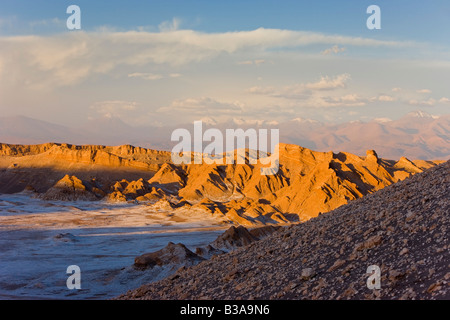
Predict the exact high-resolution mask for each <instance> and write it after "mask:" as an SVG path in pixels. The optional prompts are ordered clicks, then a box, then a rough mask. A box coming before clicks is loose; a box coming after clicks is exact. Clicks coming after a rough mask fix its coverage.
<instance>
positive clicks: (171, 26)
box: [158, 18, 181, 32]
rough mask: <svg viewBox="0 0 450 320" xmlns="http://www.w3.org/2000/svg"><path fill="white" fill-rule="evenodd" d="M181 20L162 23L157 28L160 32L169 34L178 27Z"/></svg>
mask: <svg viewBox="0 0 450 320" xmlns="http://www.w3.org/2000/svg"><path fill="white" fill-rule="evenodd" d="M180 24H181V20H180V19H178V18H173V19H172V20H171V21H164V22H162V23H160V25H159V26H158V28H159V31H161V32H171V31H176V30H178V28H179V27H180Z"/></svg>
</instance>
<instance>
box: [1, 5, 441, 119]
mask: <svg viewBox="0 0 450 320" xmlns="http://www.w3.org/2000/svg"><path fill="white" fill-rule="evenodd" d="M71 4H76V5H78V6H80V8H81V12H82V30H81V31H69V30H67V28H66V19H67V17H68V14H66V8H67V6H69V5H71ZM372 4H376V5H378V6H380V8H381V26H382V29H381V30H368V29H367V27H366V20H367V18H368V16H369V15H368V14H367V13H366V8H367V7H368V6H369V5H372ZM449 16H450V2H449V1H447V0H434V1H405V0H395V1H393V0H390V1H363V0H347V1H331V0H329V1H298V0H296V1H269V0H259V1H255V0H253V1H251V0H242V1H211V0H209V1H206V0H196V1H188V0H186V1H175V0H164V1H138V0H132V1H81V0H79V1H61V0H50V1H49V0H46V1H20V0H19V1H17V0H16V1H11V0H2V2H1V3H0V112H1V114H3V115H7V116H9V115H15V114H22V115H27V116H30V117H35V118H40V119H44V120H50V121H57V122H60V123H63V124H74V123H79V122H83V121H86V120H87V119H95V118H98V117H117V118H120V119H121V120H123V121H125V122H127V123H129V124H133V125H148V124H154V125H165V124H169V123H173V122H183V121H194V120H196V119H199V118H203V117H210V118H214V119H216V120H218V121H222V120H223V121H225V120H229V119H232V118H241V119H255V118H259V119H262V120H267V121H269V120H275V121H280V122H281V121H285V120H288V119H292V118H296V117H302V118H305V117H306V118H313V119H317V120H320V121H349V120H363V121H368V120H371V119H374V118H391V119H395V118H398V117H400V116H402V115H403V114H405V113H407V112H409V111H412V110H417V109H424V111H427V112H430V113H433V114H446V113H448V110H449V108H450V103H449V102H450V93H449V92H448V83H449V80H450V77H449V74H450V46H449V41H448V39H450V19H449V18H448V17H449Z"/></svg>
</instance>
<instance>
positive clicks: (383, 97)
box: [378, 95, 397, 102]
mask: <svg viewBox="0 0 450 320" xmlns="http://www.w3.org/2000/svg"><path fill="white" fill-rule="evenodd" d="M378 100H379V101H383V102H392V101H396V100H397V99H396V98H394V97H392V96H389V95H380V96H378Z"/></svg>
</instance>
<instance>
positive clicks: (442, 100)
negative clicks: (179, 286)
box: [0, 69, 450, 103]
mask: <svg viewBox="0 0 450 320" xmlns="http://www.w3.org/2000/svg"><path fill="white" fill-rule="evenodd" d="M0 71H1V69H0ZM439 103H450V99H449V98H446V97H442V98H441V99H439Z"/></svg>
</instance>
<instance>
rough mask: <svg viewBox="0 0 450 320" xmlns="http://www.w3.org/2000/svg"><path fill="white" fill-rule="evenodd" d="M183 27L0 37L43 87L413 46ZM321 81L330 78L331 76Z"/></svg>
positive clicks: (7, 54)
mask: <svg viewBox="0 0 450 320" xmlns="http://www.w3.org/2000/svg"><path fill="white" fill-rule="evenodd" d="M55 22H59V21H56V20H55ZM3 23H5V22H3ZM42 23H44V22H42ZM45 23H47V22H45ZM179 25H180V21H179V20H178V19H174V20H172V21H171V22H165V23H162V24H161V25H160V30H161V31H160V32H138V31H128V32H111V31H110V30H103V31H97V32H85V31H80V32H72V33H67V32H64V33H62V34H57V35H50V36H13V37H1V38H0V57H1V58H2V59H3V60H4V61H6V62H5V66H8V69H9V71H11V72H8V73H14V74H15V76H16V77H17V81H19V82H22V83H23V82H25V79H27V80H28V81H29V82H31V83H32V84H34V85H36V86H39V87H40V88H56V87H62V86H72V85H75V84H78V83H80V82H82V81H84V80H86V79H88V78H89V77H92V76H95V75H99V74H111V73H113V72H114V71H115V70H117V68H119V67H123V66H125V67H138V66H139V67H143V66H151V65H167V66H182V65H187V64H191V63H199V62H203V61H211V59H214V58H216V57H219V56H221V55H223V54H228V55H234V54H237V53H246V54H248V53H250V52H255V53H256V52H257V53H258V54H261V53H262V52H268V51H270V50H273V49H282V48H300V47H305V46H309V45H315V44H336V43H338V44H339V45H351V46H364V47H379V46H384V47H404V46H410V45H412V44H411V43H407V42H396V41H382V40H376V39H369V38H360V37H346V36H338V35H325V34H322V33H316V32H303V31H292V30H279V29H264V28H260V29H256V30H252V31H236V32H222V33H203V32H197V31H193V30H178V28H179ZM264 62H265V60H264V59H258V60H252V63H253V64H255V65H260V64H262V63H264ZM4 72H7V71H4ZM322 82H323V83H325V82H327V79H324V80H323V81H322ZM318 85H319V86H320V84H318Z"/></svg>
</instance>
